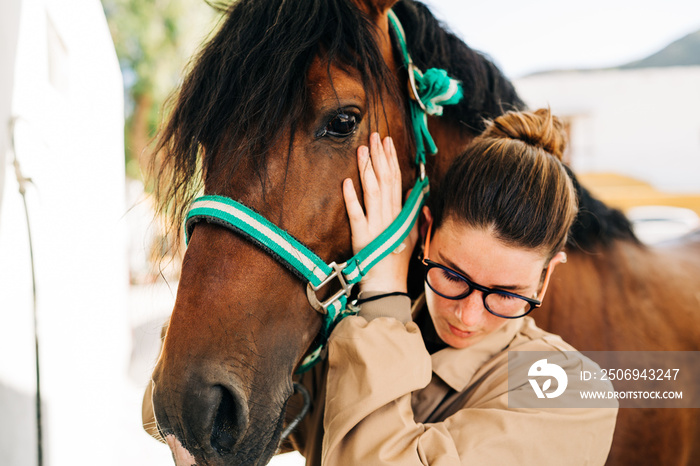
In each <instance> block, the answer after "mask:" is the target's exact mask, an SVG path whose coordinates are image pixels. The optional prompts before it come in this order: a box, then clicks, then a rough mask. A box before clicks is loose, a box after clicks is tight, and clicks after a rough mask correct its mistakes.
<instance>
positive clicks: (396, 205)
mask: <svg viewBox="0 0 700 466" xmlns="http://www.w3.org/2000/svg"><path fill="white" fill-rule="evenodd" d="M383 145H384V153H385V154H386V158H387V165H388V167H389V176H390V183H391V212H392V214H394V216H396V215H398V213H399V212H400V211H401V206H402V205H403V202H402V199H401V168H400V167H399V158H398V156H397V155H396V147H395V146H394V141H393V140H392V139H391V138H390V137H386V138H384V141H383Z"/></svg>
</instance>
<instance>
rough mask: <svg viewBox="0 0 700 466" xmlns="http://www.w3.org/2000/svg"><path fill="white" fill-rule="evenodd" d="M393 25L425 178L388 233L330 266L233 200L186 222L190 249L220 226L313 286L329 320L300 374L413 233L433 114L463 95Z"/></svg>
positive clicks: (215, 199)
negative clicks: (199, 227) (371, 276)
mask: <svg viewBox="0 0 700 466" xmlns="http://www.w3.org/2000/svg"><path fill="white" fill-rule="evenodd" d="M389 21H390V23H391V25H392V27H393V29H394V32H395V33H396V36H397V39H398V42H399V46H400V48H401V53H402V55H403V61H404V65H405V66H406V68H407V70H408V76H409V91H410V96H411V99H412V100H411V101H410V104H409V105H410V110H411V121H412V124H413V131H414V133H415V137H416V158H415V162H416V165H417V167H418V170H419V175H418V177H417V179H416V183H415V185H414V186H413V189H412V190H411V194H410V196H409V198H408V199H407V201H406V203H405V205H404V207H403V209H402V210H401V213H400V214H399V216H398V217H397V218H396V220H394V221H393V222H392V224H391V225H389V227H388V228H387V229H386V230H384V232H382V233H381V234H380V235H379V236H378V237H377V238H375V239H374V241H372V242H371V243H370V244H368V245H367V246H366V247H365V248H363V249H362V250H361V251H360V252H358V253H357V254H355V255H354V256H353V257H351V258H350V259H348V260H347V261H345V262H342V263H340V264H338V263H336V262H331V263H329V264H327V263H326V262H325V261H324V260H323V259H321V258H320V257H319V256H317V255H316V254H315V253H313V252H312V251H311V250H309V249H308V248H307V247H306V246H304V245H303V244H302V243H301V242H300V241H298V240H297V239H296V238H294V237H293V236H292V235H290V234H289V233H287V232H286V231H284V230H282V229H281V228H280V227H278V226H277V225H275V224H273V223H272V222H270V221H269V220H267V219H266V218H264V217H263V216H261V215H260V214H258V213H257V212H255V211H254V210H252V209H251V208H249V207H247V206H245V205H243V204H241V203H240V202H238V201H235V200H233V199H231V198H228V197H224V196H201V197H198V198H197V199H195V200H194V201H193V202H192V205H191V206H190V210H189V212H188V213H187V217H186V219H185V243H186V244H187V243H188V242H189V237H190V236H191V234H192V230H193V229H194V226H195V225H196V224H197V223H199V222H201V221H207V222H209V223H214V224H217V225H220V226H223V227H225V228H227V229H229V230H231V231H233V232H235V233H237V234H239V235H241V236H243V237H244V238H246V239H247V240H249V241H250V242H252V243H253V244H255V245H257V246H258V247H260V248H261V249H263V250H264V251H265V252H267V253H268V254H270V255H271V256H272V257H273V258H275V259H276V260H277V261H278V262H280V263H282V264H283V265H284V266H285V267H287V268H288V269H289V270H291V271H292V272H293V273H294V274H295V275H296V276H297V277H299V278H300V279H301V280H302V281H305V282H306V283H307V286H306V295H307V298H308V300H309V303H310V304H311V306H312V307H313V308H314V309H315V310H316V311H318V312H319V313H320V314H321V315H322V316H323V325H322V328H321V331H320V333H319V336H318V337H317V341H318V343H317V346H316V348H315V349H314V350H313V351H312V352H311V353H309V354H308V355H307V356H306V358H304V360H303V361H302V363H301V365H300V366H299V368H298V369H297V373H302V372H306V371H307V370H309V369H310V368H311V367H313V366H314V365H315V364H316V363H317V362H318V361H319V360H320V359H321V354H322V351H323V348H324V347H325V344H326V342H327V340H328V336H329V335H330V333H331V331H332V330H333V328H334V327H335V325H336V324H337V323H338V322H339V321H340V320H341V319H343V318H344V317H346V316H348V315H351V314H355V313H356V312H357V310H356V309H355V308H353V307H352V306H350V307H348V298H349V296H350V293H351V292H352V289H353V287H354V285H355V284H356V283H358V282H359V281H360V280H361V279H362V277H363V276H364V275H365V274H366V273H367V271H368V270H370V269H371V268H372V267H373V266H374V265H375V264H376V263H377V262H379V261H380V260H382V259H383V258H384V257H386V255H388V254H390V253H391V252H392V251H393V250H394V249H396V248H397V247H398V246H399V245H400V244H401V243H402V242H403V240H404V239H405V238H406V236H408V233H409V232H410V231H411V228H413V225H414V224H415V222H416V220H417V219H418V214H419V213H420V209H421V207H422V206H423V203H424V201H425V198H426V196H427V195H428V192H429V183H428V177H427V176H426V174H425V155H426V153H427V152H428V153H430V154H436V153H437V147H436V146H435V142H434V141H433V138H432V137H431V136H430V132H429V131H428V121H427V115H429V114H430V115H442V106H443V105H450V104H456V103H458V102H459V101H460V99H461V98H462V96H463V94H462V88H461V85H460V84H459V82H458V81H455V80H453V79H451V78H450V77H448V76H447V72H446V71H444V70H440V69H434V68H432V69H429V70H428V71H427V72H426V73H425V74H423V73H421V71H420V70H419V69H418V68H416V67H415V65H414V64H413V61H412V60H411V56H410V55H409V53H408V48H407V46H406V39H405V34H404V31H403V27H402V26H401V23H400V22H399V19H398V18H397V17H396V15H395V14H394V12H393V11H391V10H389ZM334 279H337V281H338V282H339V283H340V289H339V290H338V291H337V292H336V293H334V294H333V295H332V296H330V297H329V298H327V299H326V300H324V301H321V300H320V299H319V298H318V296H317V294H316V293H317V292H318V291H319V290H321V289H322V288H324V287H326V286H327V285H328V284H329V283H331V282H332V281H333V280H334Z"/></svg>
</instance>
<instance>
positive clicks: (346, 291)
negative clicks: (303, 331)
mask: <svg viewBox="0 0 700 466" xmlns="http://www.w3.org/2000/svg"><path fill="white" fill-rule="evenodd" d="M328 265H329V266H330V267H332V268H333V272H331V274H330V275H328V276H327V277H326V278H325V279H324V280H323V281H322V282H321V283H320V284H319V285H318V286H313V285H312V284H311V282H309V283H308V284H307V285H306V297H307V298H308V299H309V303H310V304H311V307H313V308H314V309H316V310H317V311H318V312H320V313H321V314H328V308H329V307H330V306H331V305H332V304H333V303H334V302H336V301H337V300H338V299H339V298H340V297H341V296H343V295H345V296H350V292H351V291H352V287H353V286H355V284H354V283H351V284H348V283H347V282H346V281H345V277H344V276H343V273H342V272H343V269H344V268H345V267H346V266H347V262H343V263H342V264H336V263H335V262H331V263H330V264H328ZM334 278H338V281H339V282H340V286H341V287H342V288H341V289H340V290H338V291H337V292H336V293H334V294H333V296H331V297H330V298H328V299H327V300H325V301H319V299H318V297H317V296H316V292H317V291H318V290H320V289H321V288H323V287H324V286H326V285H327V284H328V283H330V282H331V280H333V279H334Z"/></svg>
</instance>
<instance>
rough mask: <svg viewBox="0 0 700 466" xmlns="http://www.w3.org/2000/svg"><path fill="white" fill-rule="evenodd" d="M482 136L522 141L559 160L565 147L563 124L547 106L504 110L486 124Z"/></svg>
mask: <svg viewBox="0 0 700 466" xmlns="http://www.w3.org/2000/svg"><path fill="white" fill-rule="evenodd" d="M482 137H484V138H508V139H516V140H519V141H523V142H524V143H526V144H529V145H531V146H535V147H539V148H541V149H543V150H545V151H547V152H549V153H550V154H552V155H553V156H555V157H556V158H557V159H559V160H562V157H563V155H564V150H565V149H566V131H565V129H564V124H563V123H562V122H561V120H560V119H559V118H557V117H555V116H554V115H552V113H551V112H550V111H549V109H547V108H541V109H539V110H536V111H534V112H506V113H505V114H503V115H501V116H500V117H498V118H496V119H495V120H493V121H492V122H491V123H490V124H489V125H488V127H487V129H486V131H484V133H483V134H482Z"/></svg>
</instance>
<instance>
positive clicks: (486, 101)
mask: <svg viewBox="0 0 700 466" xmlns="http://www.w3.org/2000/svg"><path fill="white" fill-rule="evenodd" d="M393 9H394V11H395V12H396V15H397V16H398V17H399V19H400V20H401V24H402V25H403V27H404V30H405V31H406V42H407V44H408V49H409V50H410V53H411V57H412V58H413V61H414V62H415V63H416V65H417V66H418V67H419V68H420V69H422V70H426V69H428V68H444V69H446V70H447V72H448V73H449V74H450V76H454V77H456V78H457V79H459V80H460V81H462V83H463V84H464V89H465V91H466V92H465V96H464V99H462V101H461V102H460V103H459V104H458V105H452V106H447V107H445V118H448V119H451V120H453V121H458V122H459V123H460V124H462V125H464V126H465V127H466V128H468V129H469V130H471V131H472V132H473V133H474V134H475V135H478V134H480V133H481V132H483V131H484V129H485V120H490V119H493V118H495V117H497V116H499V115H501V114H503V113H504V112H505V111H507V110H522V109H525V104H524V103H523V102H522V100H520V97H519V96H518V95H517V93H516V91H515V88H514V87H513V85H512V84H511V83H510V81H508V80H507V79H506V78H505V77H504V76H503V74H502V73H501V71H500V70H499V69H498V68H497V67H496V65H495V64H493V62H491V61H490V60H488V59H487V58H485V57H484V56H482V55H481V54H480V53H479V52H477V51H474V50H472V49H470V48H469V47H467V46H466V45H465V44H464V42H463V41H462V40H461V39H459V38H458V37H457V36H455V35H454V34H453V33H451V32H450V30H449V28H448V27H447V26H445V25H444V24H441V23H440V22H439V21H438V20H437V19H436V18H435V17H434V16H433V14H432V13H431V12H430V11H429V10H428V8H427V7H426V6H425V5H423V4H422V3H418V2H410V1H400V2H398V3H397V4H396V5H395V6H394V8H393ZM566 169H567V172H568V173H569V176H570V177H571V179H572V180H573V182H574V188H575V189H576V193H577V195H578V199H579V213H578V216H577V217H576V221H575V222H574V224H573V226H572V228H571V231H570V234H569V238H568V246H569V247H571V248H575V249H580V250H582V251H588V252H590V251H593V250H594V249H595V248H596V246H603V247H605V246H608V245H610V244H611V243H612V241H613V240H615V239H620V240H628V241H632V242H635V243H639V240H638V239H637V238H636V237H635V235H634V232H633V231H632V225H631V223H630V221H629V220H628V219H627V217H625V215H624V214H623V213H622V212H621V211H619V210H618V209H612V208H610V207H608V206H606V205H605V204H604V203H602V202H601V201H599V200H598V199H596V198H594V197H593V196H592V195H591V193H590V192H589V191H588V190H587V189H586V188H585V187H583V186H582V185H581V184H580V183H579V181H578V178H577V177H576V175H575V174H574V173H573V172H572V171H571V169H570V168H568V167H566Z"/></svg>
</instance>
